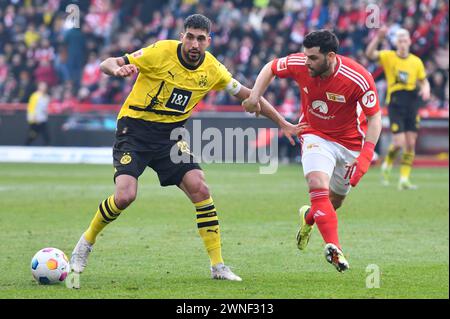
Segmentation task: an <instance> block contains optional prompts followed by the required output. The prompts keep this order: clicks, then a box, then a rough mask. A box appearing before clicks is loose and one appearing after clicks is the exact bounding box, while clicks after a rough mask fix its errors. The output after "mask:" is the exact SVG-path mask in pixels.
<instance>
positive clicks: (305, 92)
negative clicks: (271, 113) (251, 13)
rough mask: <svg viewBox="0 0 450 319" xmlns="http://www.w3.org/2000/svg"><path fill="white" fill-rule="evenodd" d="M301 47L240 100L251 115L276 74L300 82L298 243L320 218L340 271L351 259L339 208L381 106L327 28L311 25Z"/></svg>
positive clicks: (362, 161) (362, 166)
mask: <svg viewBox="0 0 450 319" xmlns="http://www.w3.org/2000/svg"><path fill="white" fill-rule="evenodd" d="M303 45H304V48H305V49H304V52H303V53H295V54H291V55H289V56H287V57H283V58H279V59H275V60H273V61H271V62H269V63H268V64H266V65H265V67H264V68H263V69H262V70H261V72H260V73H259V75H258V78H257V79H256V82H255V86H254V87H253V89H252V92H251V95H250V97H249V98H248V99H247V100H245V101H244V102H243V106H244V107H245V109H246V110H247V111H248V112H251V113H255V112H256V113H260V112H261V111H264V110H262V109H261V106H260V105H258V101H259V99H260V97H261V96H262V95H263V94H264V92H265V90H266V89H267V87H268V86H269V84H270V82H271V81H272V80H273V78H274V77H275V76H278V77H280V78H290V79H292V80H294V81H295V82H296V83H297V85H298V86H299V89H300V92H301V93H300V94H301V101H302V105H301V114H300V120H299V122H300V123H304V124H306V125H308V126H307V127H306V128H305V129H304V130H303V131H302V132H301V134H300V141H301V144H302V166H303V171H304V175H305V178H306V181H307V183H308V188H309V196H310V201H311V205H305V206H303V207H301V208H300V218H301V226H300V229H299V231H298V233H297V246H298V248H299V249H300V250H304V249H305V248H306V246H307V244H308V241H309V238H310V236H311V231H312V229H313V226H314V224H317V227H318V229H319V231H320V233H321V235H322V237H323V239H324V241H325V257H326V260H327V261H328V262H329V263H331V264H332V265H333V266H335V267H336V269H337V270H338V271H340V272H342V271H345V270H347V269H348V268H349V264H348V261H347V260H346V258H345V256H344V254H343V252H342V247H341V244H340V242H339V237H338V220H337V215H336V209H338V208H339V207H340V206H341V205H342V202H343V201H344V199H345V197H346V196H347V194H348V193H349V191H350V189H351V186H352V187H355V186H356V185H357V184H358V182H359V181H360V179H361V177H362V176H363V175H364V174H365V173H366V172H367V170H368V169H369V166H370V163H371V160H372V157H373V153H374V148H375V144H376V143H377V141H378V138H379V136H380V132H381V112H380V108H379V103H378V95H377V91H376V88H375V83H374V80H373V78H372V76H371V74H370V73H369V72H368V71H367V70H366V69H365V68H364V67H363V66H361V65H360V64H358V63H357V62H355V61H353V60H352V59H350V58H347V57H344V56H341V55H338V54H336V53H337V51H338V47H339V41H338V39H337V37H336V36H335V35H334V34H333V33H332V32H331V31H328V30H319V31H313V32H311V33H309V34H308V35H307V36H306V37H305V41H304V42H303ZM263 108H264V107H263Z"/></svg>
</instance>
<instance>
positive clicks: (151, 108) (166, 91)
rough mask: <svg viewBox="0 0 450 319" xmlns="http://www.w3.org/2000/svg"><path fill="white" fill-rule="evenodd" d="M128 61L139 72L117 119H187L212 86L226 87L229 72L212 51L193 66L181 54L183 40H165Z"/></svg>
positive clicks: (127, 56)
mask: <svg viewBox="0 0 450 319" xmlns="http://www.w3.org/2000/svg"><path fill="white" fill-rule="evenodd" d="M125 59H128V61H127V62H129V63H130V64H134V65H136V66H137V67H138V68H139V75H138V77H137V79H136V83H135V84H134V86H133V89H132V90H131V92H130V94H129V95H128V97H127V99H126V100H125V102H124V104H123V105H122V108H121V110H120V112H119V115H118V117H117V118H118V119H120V118H122V117H125V116H127V117H132V118H137V119H142V120H146V121H151V122H159V123H175V122H181V121H185V120H187V119H188V118H189V116H190V115H191V114H192V110H193V109H194V107H195V106H196V105H197V103H198V102H200V100H201V99H202V98H203V97H204V96H205V95H206V94H207V93H208V92H209V91H211V90H223V89H225V88H226V86H227V85H228V83H229V82H230V81H231V80H232V76H231V74H230V72H228V70H227V69H226V68H225V66H224V65H222V64H221V63H220V62H219V61H217V59H216V58H215V57H214V56H213V55H212V54H211V53H209V52H206V53H205V55H204V56H203V57H202V60H201V61H200V63H199V64H198V65H197V66H195V67H193V66H190V65H189V64H187V63H186V62H185V61H184V60H183V59H182V57H181V42H179V41H176V40H164V41H159V42H156V43H154V44H152V45H150V46H148V47H146V48H143V49H141V50H138V51H136V52H134V53H132V54H126V55H125Z"/></svg>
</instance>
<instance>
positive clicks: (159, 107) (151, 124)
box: [71, 14, 302, 281]
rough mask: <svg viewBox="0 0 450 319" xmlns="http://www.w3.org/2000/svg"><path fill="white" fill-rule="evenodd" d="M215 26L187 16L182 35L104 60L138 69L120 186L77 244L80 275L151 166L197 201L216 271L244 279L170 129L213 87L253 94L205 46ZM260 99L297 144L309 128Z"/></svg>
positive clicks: (118, 71) (118, 151)
mask: <svg viewBox="0 0 450 319" xmlns="http://www.w3.org/2000/svg"><path fill="white" fill-rule="evenodd" d="M210 28H211V22H210V21H209V19H208V18H206V17H205V16H203V15H200V14H194V15H191V16H189V17H187V18H186V20H185V23H184V32H183V33H182V34H181V35H180V40H181V41H175V40H165V41H159V42H156V43H154V44H152V45H150V46H148V47H146V48H143V49H141V50H138V51H136V52H134V53H132V54H126V55H124V56H123V57H118V58H113V57H111V58H108V59H106V60H105V61H103V62H102V64H101V69H102V71H103V72H104V73H106V74H108V75H111V76H117V77H127V76H130V75H133V74H135V73H139V75H138V77H137V80H136V82H135V84H134V87H133V89H132V91H131V92H130V94H129V96H128V98H127V99H126V100H125V102H124V104H123V106H122V108H121V110H120V113H119V115H118V120H117V131H116V138H115V144H114V150H113V157H114V167H115V170H116V172H115V174H114V180H115V185H116V187H115V192H114V194H112V195H111V196H109V197H108V198H107V199H105V200H104V201H102V202H101V203H100V205H99V207H98V210H97V212H96V214H95V216H94V218H93V219H92V221H91V223H90V225H89V228H88V229H87V230H86V231H85V232H84V233H83V235H82V236H81V238H80V240H79V241H78V243H77V245H76V247H75V248H74V250H73V252H72V258H71V267H72V270H73V272H74V273H81V272H82V271H83V270H84V269H85V267H86V265H87V259H88V256H89V253H90V252H91V251H92V247H93V245H94V243H95V241H96V238H97V235H98V234H99V233H100V232H101V231H102V230H103V228H104V227H105V226H107V225H108V224H109V223H111V222H112V221H114V220H115V219H117V218H118V217H119V216H120V214H121V213H122V211H123V210H124V209H125V208H127V207H128V206H129V205H130V204H131V203H132V202H133V201H134V200H135V198H136V195H137V188H138V178H139V176H140V175H141V174H142V173H143V172H144V170H145V168H146V167H147V166H148V167H151V168H152V169H153V170H155V171H156V172H157V174H158V178H159V180H160V184H161V186H169V185H176V186H178V187H179V188H180V189H181V190H183V191H184V193H185V194H186V195H187V196H188V197H189V199H190V200H191V201H192V203H193V204H194V206H195V210H196V218H197V226H198V231H199V234H200V236H201V238H202V240H203V243H204V245H205V248H206V251H207V253H208V256H209V258H210V265H211V268H210V270H211V277H212V278H213V279H226V280H234V281H241V278H240V277H239V276H237V275H236V274H234V273H233V272H232V271H231V270H230V268H229V267H228V266H226V265H225V264H224V261H223V258H222V252H221V240H220V228H219V220H218V216H217V211H216V207H215V205H214V201H213V199H212V197H211V194H210V192H209V189H208V186H207V184H206V182H205V178H204V174H203V171H202V170H201V168H200V166H199V165H198V164H197V163H195V162H194V161H192V160H191V161H182V162H179V163H175V162H174V161H172V159H171V156H170V155H171V149H173V147H174V145H177V146H178V147H179V152H181V153H185V155H186V154H187V156H190V157H192V155H191V154H190V153H189V152H188V149H187V147H186V143H185V142H183V141H176V140H171V139H170V135H171V132H172V131H173V130H174V129H177V128H180V127H182V126H183V125H184V123H185V122H186V120H187V119H188V118H189V117H190V115H191V114H192V110H193V109H194V108H195V106H196V105H197V103H198V102H200V101H201V99H202V98H203V97H204V96H205V95H206V94H207V93H208V92H209V91H211V90H224V89H225V90H227V91H228V92H229V93H230V94H232V95H234V96H236V97H237V98H239V99H240V100H244V99H246V98H247V97H248V96H249V95H250V90H249V89H248V88H246V87H245V86H243V85H241V84H240V83H239V82H238V81H236V80H235V79H233V77H232V76H231V74H230V73H229V72H228V70H227V69H226V68H225V67H224V66H223V65H222V64H221V63H220V62H219V61H217V60H216V58H215V57H214V56H213V55H212V54H210V53H209V52H207V51H206V49H207V48H208V46H209V44H210V41H211V37H210ZM260 104H261V114H263V115H265V116H267V117H269V118H270V119H272V120H273V121H274V122H276V123H277V124H278V125H279V126H280V128H281V130H282V131H283V133H284V134H285V135H286V136H287V137H288V138H289V139H290V141H291V143H293V139H292V136H291V135H296V134H298V133H299V132H300V131H301V130H302V127H301V126H299V125H297V126H294V125H292V124H290V123H288V122H287V121H285V120H284V118H283V117H282V116H281V115H280V114H278V113H277V111H275V109H274V108H273V106H271V105H270V104H269V103H268V102H267V101H266V100H264V99H261V100H260Z"/></svg>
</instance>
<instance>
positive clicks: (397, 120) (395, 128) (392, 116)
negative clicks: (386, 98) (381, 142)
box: [388, 103, 405, 134]
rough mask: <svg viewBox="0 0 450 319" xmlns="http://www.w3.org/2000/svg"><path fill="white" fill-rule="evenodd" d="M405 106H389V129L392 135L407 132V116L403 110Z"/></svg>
mask: <svg viewBox="0 0 450 319" xmlns="http://www.w3.org/2000/svg"><path fill="white" fill-rule="evenodd" d="M402 108H404V106H402V105H398V104H392V103H391V104H389V106H388V114H389V127H390V130H391V132H392V134H399V133H403V132H405V114H404V110H403V109H402Z"/></svg>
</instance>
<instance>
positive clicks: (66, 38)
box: [0, 0, 449, 118]
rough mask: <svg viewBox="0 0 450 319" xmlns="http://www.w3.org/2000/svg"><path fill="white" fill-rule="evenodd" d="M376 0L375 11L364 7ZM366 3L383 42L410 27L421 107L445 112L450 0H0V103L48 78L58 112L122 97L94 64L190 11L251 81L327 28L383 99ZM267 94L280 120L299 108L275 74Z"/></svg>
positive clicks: (127, 85)
mask: <svg viewBox="0 0 450 319" xmlns="http://www.w3.org/2000/svg"><path fill="white" fill-rule="evenodd" d="M372 2H373V3H376V5H377V6H376V7H375V8H374V6H371V7H368V4H370V3H372ZM71 4H75V5H76V6H73V5H71ZM368 8H372V10H379V11H377V12H379V23H380V24H387V25H389V26H390V32H389V34H388V37H387V38H386V41H385V42H384V43H383V45H382V46H383V48H385V49H391V48H393V47H392V37H393V34H394V33H395V30H396V29H397V28H399V27H404V28H406V29H408V30H409V31H410V33H411V35H412V40H413V46H412V52H413V53H415V54H417V55H419V56H420V57H421V58H422V59H423V61H424V62H425V65H426V70H427V73H428V78H429V81H430V83H431V88H432V98H431V100H430V101H428V102H427V103H426V105H427V107H429V108H434V109H441V108H447V109H448V100H449V98H448V79H449V67H448V63H449V62H448V58H449V40H448V31H449V30H448V1H446V0H407V1H394V0H380V1H371V2H366V1H352V0H342V1H327V0H286V1H283V0H214V1H212V0H117V1H111V0H80V1H66V0H48V1H43V0H0V103H26V102H28V99H29V97H30V95H31V94H32V93H33V91H34V90H35V89H36V85H37V83H39V82H45V83H47V85H48V87H49V92H50V96H51V99H52V100H53V101H58V102H59V105H60V109H61V111H65V110H67V111H70V110H71V108H72V107H73V105H75V104H76V103H80V102H81V103H93V104H121V103H122V102H123V101H124V99H125V98H126V96H127V94H128V92H129V91H130V89H131V87H132V85H133V82H134V79H132V78H129V79H117V78H112V77H107V76H104V75H102V73H101V72H100V68H99V65H100V62H101V61H102V60H103V59H105V58H107V57H109V56H122V55H123V54H124V53H131V52H134V51H135V50H137V49H139V48H141V47H145V46H147V45H149V44H151V43H153V42H155V41H158V40H161V39H178V38H179V33H180V32H181V31H182V29H183V20H184V18H185V17H187V16H188V15H189V14H192V13H202V14H204V15H206V16H208V17H209V18H210V19H211V20H212V21H213V30H212V44H211V47H210V52H211V53H213V54H214V55H215V56H216V57H217V58H218V59H219V60H220V61H221V62H223V63H224V64H225V66H226V67H227V68H228V69H229V70H230V72H231V73H232V74H233V75H234V77H235V78H237V79H238V80H240V81H241V82H242V83H243V84H245V85H246V86H248V87H252V85H253V83H254V80H255V78H256V76H257V74H258V72H259V71H260V70H261V68H262V67H263V66H264V64H265V63H267V62H268V61H270V60H271V59H273V58H275V57H280V56H284V55H287V54H290V53H293V52H298V51H301V50H302V42H303V39H304V36H305V35H306V34H307V33H308V32H310V31H312V30H315V29H320V28H328V29H333V30H334V31H335V33H336V34H337V36H338V38H339V39H340V43H341V47H340V51H339V53H340V54H343V55H347V56H350V57H353V58H355V59H356V60H357V61H358V62H359V63H361V64H363V65H365V66H366V67H367V68H368V69H369V70H370V71H371V72H372V74H373V75H374V77H375V79H376V82H377V86H378V89H379V92H380V98H383V97H384V94H385V89H386V88H385V86H386V83H385V81H384V76H383V73H382V71H381V69H380V68H379V66H378V65H377V63H374V62H370V61H368V59H367V58H366V57H365V56H364V50H365V48H366V46H367V44H368V42H369V41H370V39H372V38H373V36H375V34H376V32H377V29H376V28H368V27H367V26H368V23H369V24H370V23H377V20H376V19H377V17H375V20H373V19H372V20H371V17H370V16H369V15H370V13H371V12H372V11H368V10H367V9H368ZM373 8H374V9H373ZM266 98H267V99H268V100H269V101H270V102H272V104H273V105H276V106H277V107H278V108H279V110H280V112H282V113H283V114H284V115H285V116H286V117H292V118H293V117H295V114H297V112H298V107H299V101H298V99H299V93H298V89H297V86H296V85H295V84H293V83H290V82H289V81H287V80H284V79H277V80H276V81H275V82H274V83H273V84H272V85H271V87H270V90H269V91H268V93H267V95H266ZM206 102H207V103H208V104H211V105H233V104H237V101H236V100H234V98H233V97H230V96H229V95H228V94H227V93H224V92H213V93H210V94H209V95H208V97H207V99H206ZM217 109H218V110H220V107H218V108H217Z"/></svg>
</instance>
